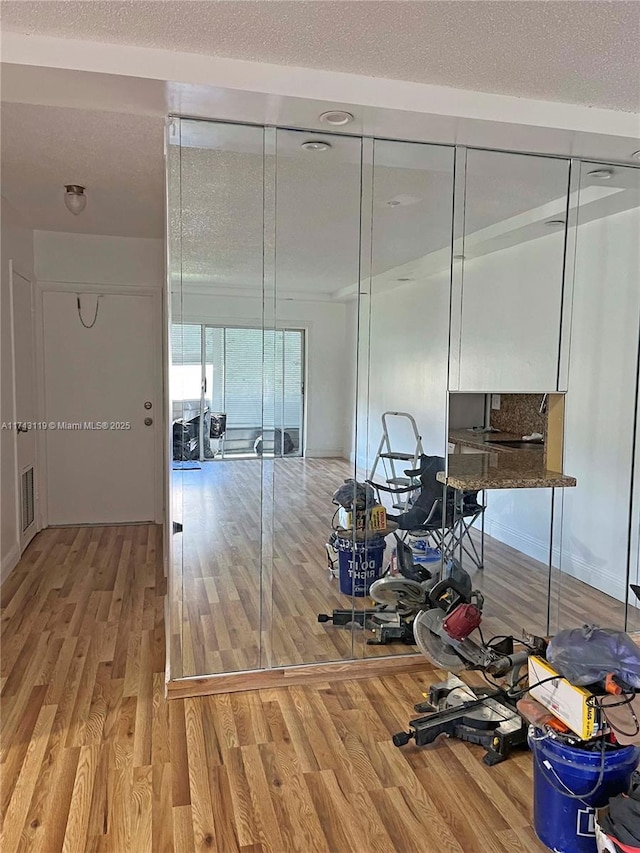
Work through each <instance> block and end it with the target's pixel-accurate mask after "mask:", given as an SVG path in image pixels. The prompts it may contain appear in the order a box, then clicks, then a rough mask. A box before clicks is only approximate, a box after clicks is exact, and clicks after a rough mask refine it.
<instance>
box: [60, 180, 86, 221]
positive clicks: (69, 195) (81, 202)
mask: <svg viewBox="0 0 640 853" xmlns="http://www.w3.org/2000/svg"><path fill="white" fill-rule="evenodd" d="M64 190H65V192H64V203H65V205H66V207H67V210H68V211H70V212H71V213H73V215H74V216H79V214H81V213H82V211H83V210H84V209H85V207H86V206H87V197H86V195H85V194H84V190H85V188H84V187H82V186H80V184H65V187H64Z"/></svg>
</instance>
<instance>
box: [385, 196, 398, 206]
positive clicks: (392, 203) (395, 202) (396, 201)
mask: <svg viewBox="0 0 640 853" xmlns="http://www.w3.org/2000/svg"><path fill="white" fill-rule="evenodd" d="M387 204H388V206H389V207H400V204H401V202H399V201H398V199H397V198H392V199H391V200H390V201H388V202H387Z"/></svg>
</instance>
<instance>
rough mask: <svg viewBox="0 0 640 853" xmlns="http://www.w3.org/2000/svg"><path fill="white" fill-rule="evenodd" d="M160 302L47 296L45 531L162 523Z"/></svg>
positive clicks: (91, 293) (85, 292)
mask: <svg viewBox="0 0 640 853" xmlns="http://www.w3.org/2000/svg"><path fill="white" fill-rule="evenodd" d="M158 308H159V306H158V304H157V300H156V298H155V296H153V295H151V294H149V295H142V294H139V293H136V294H135V295H133V294H125V293H116V292H109V293H106V292H104V291H102V292H97V291H96V290H95V289H91V288H90V287H89V286H88V285H87V286H85V287H84V288H83V287H79V288H78V290H77V291H76V290H74V291H73V292H69V291H64V292H63V291H53V290H52V291H44V293H43V321H44V322H43V331H44V336H43V341H44V343H43V354H44V388H45V396H44V412H45V420H46V422H47V425H48V428H47V429H46V430H44V431H43V436H44V442H45V448H46V453H45V457H46V480H47V484H46V496H47V512H48V523H49V524H51V525H55V524H60V525H64V524H72V525H77V524H117V523H131V522H142V521H154V520H156V519H157V518H158V517H159V516H160V507H161V501H160V484H161V478H160V470H159V466H158V464H157V460H158V447H159V445H160V435H159V432H158V429H159V426H160V425H161V423H162V415H161V413H160V410H159V409H158V406H157V400H158V397H159V393H158V386H159V381H160V379H159V369H158V362H159V358H158V349H159V346H158V340H157V329H158V322H157V319H156V318H157V316H158Z"/></svg>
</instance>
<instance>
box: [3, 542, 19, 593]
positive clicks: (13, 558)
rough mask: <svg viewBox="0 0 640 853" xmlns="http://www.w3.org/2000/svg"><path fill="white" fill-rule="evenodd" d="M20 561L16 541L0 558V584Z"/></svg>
mask: <svg viewBox="0 0 640 853" xmlns="http://www.w3.org/2000/svg"><path fill="white" fill-rule="evenodd" d="M19 562H20V549H19V547H18V544H17V543H16V544H15V545H14V546H13V548H11V550H10V551H8V552H7V553H6V554H5V555H4V556H3V557H2V559H1V560H0V586H2V584H3V583H4V582H5V581H6V579H7V578H8V577H9V575H10V574H11V572H12V571H13V570H14V569H15V567H16V566H17V565H18V563H19Z"/></svg>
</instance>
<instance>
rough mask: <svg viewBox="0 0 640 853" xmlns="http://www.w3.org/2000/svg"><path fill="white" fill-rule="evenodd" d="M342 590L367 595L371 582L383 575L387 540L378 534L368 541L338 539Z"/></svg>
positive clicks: (344, 593)
mask: <svg viewBox="0 0 640 853" xmlns="http://www.w3.org/2000/svg"><path fill="white" fill-rule="evenodd" d="M335 548H336V550H337V551H338V569H339V579H340V592H341V593H343V595H357V596H359V597H362V596H364V595H367V594H368V592H369V587H370V586H371V584H372V583H373V582H374V581H375V580H378V578H379V577H380V576H381V575H382V560H383V557H384V549H385V541H384V539H383V538H382V537H380V536H376V537H374V538H372V539H368V540H367V541H366V542H354V541H353V540H352V539H342V538H339V539H336V543H335Z"/></svg>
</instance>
